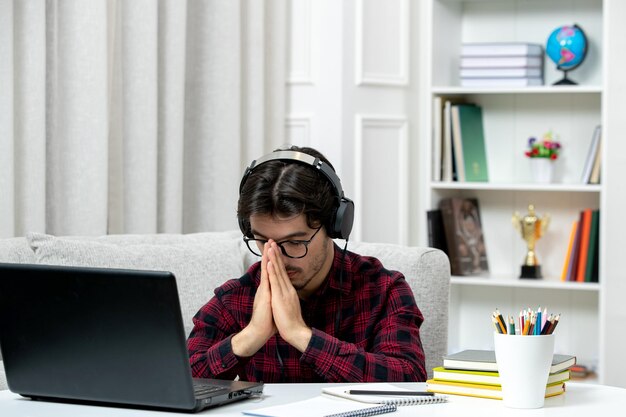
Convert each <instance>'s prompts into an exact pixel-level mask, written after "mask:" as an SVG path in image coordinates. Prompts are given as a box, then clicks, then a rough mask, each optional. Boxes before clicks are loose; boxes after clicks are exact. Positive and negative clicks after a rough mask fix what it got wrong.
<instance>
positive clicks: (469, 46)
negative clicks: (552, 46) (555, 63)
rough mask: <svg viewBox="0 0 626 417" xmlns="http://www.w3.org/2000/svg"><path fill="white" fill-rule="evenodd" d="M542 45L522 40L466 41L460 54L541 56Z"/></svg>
mask: <svg viewBox="0 0 626 417" xmlns="http://www.w3.org/2000/svg"><path fill="white" fill-rule="evenodd" d="M542 55H543V46H542V45H541V44H538V43H523V42H468V43H464V44H463V45H461V56H464V57H466V56H542Z"/></svg>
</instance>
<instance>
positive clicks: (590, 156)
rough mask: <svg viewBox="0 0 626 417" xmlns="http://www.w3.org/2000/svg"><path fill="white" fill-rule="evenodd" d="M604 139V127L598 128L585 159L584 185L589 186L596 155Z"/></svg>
mask: <svg viewBox="0 0 626 417" xmlns="http://www.w3.org/2000/svg"><path fill="white" fill-rule="evenodd" d="M601 138H602V127H601V126H600V125H598V126H596V128H595V129H594V131H593V136H592V137H591V143H590V144H589V150H588V151H587V157H586V158H585V166H584V167H583V173H582V177H581V179H580V182H581V183H583V184H589V182H590V180H591V171H592V170H593V165H594V163H595V161H596V155H597V153H598V149H599V145H600V139H601Z"/></svg>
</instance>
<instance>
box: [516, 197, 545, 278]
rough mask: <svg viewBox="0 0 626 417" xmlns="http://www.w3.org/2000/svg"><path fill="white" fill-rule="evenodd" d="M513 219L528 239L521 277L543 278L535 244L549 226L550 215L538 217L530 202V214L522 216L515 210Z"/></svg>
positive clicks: (525, 238)
mask: <svg viewBox="0 0 626 417" xmlns="http://www.w3.org/2000/svg"><path fill="white" fill-rule="evenodd" d="M511 221H512V222H513V226H514V227H515V229H516V230H517V231H519V232H520V234H521V235H522V239H524V240H525V241H526V246H527V252H526V259H525V260H524V264H523V265H522V272H521V274H520V278H541V265H539V261H537V255H536V254H535V244H536V243H537V241H538V240H539V238H541V236H543V234H544V233H545V231H546V229H547V228H548V224H550V216H549V215H544V216H543V217H542V218H539V217H537V215H536V214H535V206H534V205H533V204H529V205H528V214H526V215H525V216H524V217H520V215H519V213H518V212H515V213H514V214H513V217H512V219H511Z"/></svg>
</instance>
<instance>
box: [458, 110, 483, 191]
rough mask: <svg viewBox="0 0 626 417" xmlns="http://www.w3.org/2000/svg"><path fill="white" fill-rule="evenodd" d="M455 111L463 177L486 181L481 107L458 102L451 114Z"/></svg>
mask: <svg viewBox="0 0 626 417" xmlns="http://www.w3.org/2000/svg"><path fill="white" fill-rule="evenodd" d="M455 109H456V111H455ZM455 113H458V118H459V128H460V138H459V142H460V144H461V152H462V157H461V159H462V161H463V163H462V165H461V167H462V169H463V179H464V181H469V182H487V181H489V170H488V167H487V151H486V149H485V134H484V129H483V111H482V108H481V107H480V106H476V105H470V104H458V105H455V106H453V115H454V114H455ZM453 120H454V119H453Z"/></svg>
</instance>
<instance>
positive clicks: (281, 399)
mask: <svg viewBox="0 0 626 417" xmlns="http://www.w3.org/2000/svg"><path fill="white" fill-rule="evenodd" d="M330 385H341V384H266V385H265V389H264V394H263V398H262V399H259V400H244V401H241V402H239V403H233V404H230V405H226V406H222V407H218V408H214V409H208V410H204V411H203V412H201V413H198V414H195V415H211V416H222V417H229V416H231V417H232V416H239V417H241V416H242V415H243V414H242V413H241V412H242V411H250V410H254V409H256V408H261V407H268V406H272V405H278V404H285V403H289V402H293V401H300V400H305V399H307V398H312V397H315V396H317V395H320V393H321V388H322V386H330ZM349 385H354V384H349ZM398 385H399V386H403V387H407V388H417V389H424V385H425V384H423V383H422V384H398ZM566 388H567V391H566V392H565V394H563V395H559V396H557V397H552V398H547V399H546V403H545V406H544V408H540V409H535V410H516V409H510V408H506V407H505V406H504V405H503V403H502V401H498V400H488V399H481V398H472V397H462V396H455V395H451V396H449V402H448V403H444V404H430V405H420V406H409V407H399V408H398V411H397V412H395V413H391V414H383V416H386V415H388V416H394V417H402V416H417V415H426V414H427V415H428V416H429V417H431V416H432V417H437V416H460V415H462V416H464V417H471V416H480V417H489V416H494V417H496V416H497V417H501V416H518V415H519V416H522V415H523V416H524V417H528V416H550V417H559V416H563V417H577V416H581V417H583V416H584V417H589V416H593V415H595V416H605V415H618V414H621V413H622V412H623V410H624V409H626V389H623V388H616V387H609V386H604V385H593V384H581V383H575V382H568V383H567V384H566ZM619 410H622V411H619ZM71 415H80V416H83V417H91V416H113V415H114V416H122V417H126V416H128V417H135V416H136V417H148V416H160V417H167V416H177V415H181V416H183V415H184V416H189V415H190V414H179V413H163V412H159V411H150V410H138V409H125V408H109V407H100V406H88V405H75V404H63V403H51V402H44V401H32V400H29V399H25V398H22V397H20V396H19V395H17V394H13V393H12V392H10V391H0V416H2V417H18V416H19V417H23V416H46V417H61V416H62V417H66V416H71Z"/></svg>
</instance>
